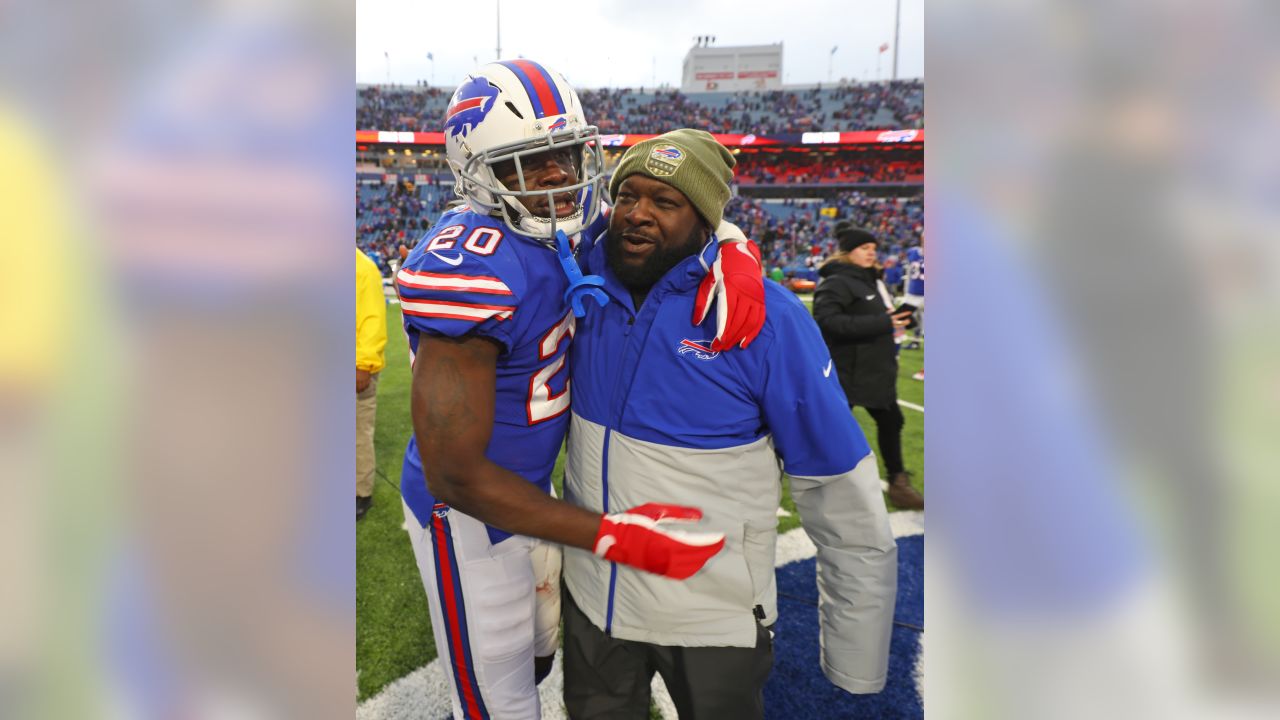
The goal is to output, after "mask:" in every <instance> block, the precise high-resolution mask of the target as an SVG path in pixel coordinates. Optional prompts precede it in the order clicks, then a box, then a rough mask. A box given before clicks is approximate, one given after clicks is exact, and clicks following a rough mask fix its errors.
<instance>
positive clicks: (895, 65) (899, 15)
mask: <svg viewBox="0 0 1280 720" xmlns="http://www.w3.org/2000/svg"><path fill="white" fill-rule="evenodd" d="M900 19H902V0H898V4H897V7H896V8H895V9H894V11H893V79H894V80H897V79H898V40H899V39H900V37H899V35H898V21H899V20H900Z"/></svg>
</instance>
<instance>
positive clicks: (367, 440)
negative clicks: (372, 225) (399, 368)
mask: <svg viewBox="0 0 1280 720" xmlns="http://www.w3.org/2000/svg"><path fill="white" fill-rule="evenodd" d="M386 346H387V299H386V296H384V295H383V294H382V273H381V272H378V266H377V265H374V264H373V261H372V260H370V259H369V256H367V255H365V254H364V253H363V252H361V251H360V249H359V248H356V519H357V520H359V519H360V518H362V517H364V514H365V513H366V512H368V510H369V506H370V505H372V504H373V473H374V470H375V469H376V467H377V459H376V457H375V456H374V450H373V429H374V423H375V421H376V420H377V418H378V373H379V372H381V371H382V368H383V367H385V366H386V364H387V361H386V356H385V355H384V354H383V350H384V349H385V348H386Z"/></svg>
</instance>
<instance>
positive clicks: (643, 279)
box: [604, 227, 707, 292]
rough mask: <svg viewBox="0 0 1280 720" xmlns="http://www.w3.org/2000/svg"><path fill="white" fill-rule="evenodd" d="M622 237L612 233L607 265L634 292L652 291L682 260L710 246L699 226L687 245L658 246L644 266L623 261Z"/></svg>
mask: <svg viewBox="0 0 1280 720" xmlns="http://www.w3.org/2000/svg"><path fill="white" fill-rule="evenodd" d="M619 235H620V233H617V234H615V233H613V232H612V231H611V232H610V233H609V234H608V235H607V236H606V238H605V246H604V257H605V262H606V263H607V264H608V265H609V269H610V270H612V271H613V274H614V275H617V276H618V280H619V281H620V282H621V283H622V286H623V287H625V288H626V289H628V290H630V291H632V292H648V290H649V288H651V287H653V285H654V283H656V282H658V281H659V280H661V279H662V276H663V275H666V274H667V271H668V270H670V269H671V268H673V267H675V266H676V265H678V264H680V261H681V260H684V259H685V258H687V257H689V256H690V255H694V254H696V253H697V252H698V251H699V250H701V249H702V246H703V245H705V244H706V243H707V238H706V235H705V234H704V233H703V232H702V228H701V227H695V228H693V230H692V231H690V233H689V236H688V237H686V238H685V239H684V242H681V243H675V244H673V245H669V246H667V247H662V246H659V245H655V246H654V248H653V250H652V251H651V252H650V253H649V254H648V256H647V257H645V259H644V260H643V261H642V262H641V263H639V264H637V265H633V264H630V263H627V262H626V261H625V260H624V259H623V256H622V252H621V249H620V245H621V243H622V238H621V237H619Z"/></svg>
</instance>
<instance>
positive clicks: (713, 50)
mask: <svg viewBox="0 0 1280 720" xmlns="http://www.w3.org/2000/svg"><path fill="white" fill-rule="evenodd" d="M781 89H782V43H777V44H774V45H740V46H738V47H699V46H695V47H692V48H689V52H688V54H686V55H685V56H684V74H683V76H682V79H681V81H680V90H681V91H683V92H686V93H699V92H739V91H742V90H781Z"/></svg>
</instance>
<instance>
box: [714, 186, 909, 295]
mask: <svg viewBox="0 0 1280 720" xmlns="http://www.w3.org/2000/svg"><path fill="white" fill-rule="evenodd" d="M823 208H829V209H834V213H833V212H832V210H827V214H826V215H824V214H823ZM724 215H725V219H726V220H729V221H730V222H732V223H734V224H736V225H737V226H738V227H740V228H742V231H743V232H744V233H746V235H747V237H749V238H751V239H753V240H755V241H756V243H758V244H759V245H760V251H761V254H762V255H763V257H764V264H765V266H766V267H768V268H774V267H777V268H781V269H782V270H783V272H784V274H785V275H786V276H787V277H797V278H804V279H808V280H814V279H816V278H817V267H818V265H820V264H821V262H822V260H823V259H825V258H826V257H828V256H830V255H831V254H833V253H835V252H836V244H835V239H834V237H833V236H832V233H833V230H834V228H835V224H836V221H837V220H838V219H847V220H849V221H850V222H852V223H853V224H854V225H855V226H857V227H860V228H863V229H865V230H867V231H869V232H871V233H873V234H874V235H876V237H877V238H879V239H880V241H881V255H882V261H883V260H887V259H888V258H890V257H894V258H898V259H899V260H900V259H901V257H900V256H901V255H902V254H903V253H904V252H906V250H907V248H910V247H914V246H918V245H919V244H920V238H921V235H922V233H923V232H924V201H923V199H922V198H919V197H914V198H873V197H868V196H866V195H864V194H862V193H859V192H856V191H845V192H840V193H837V194H836V195H835V196H833V197H832V198H830V199H827V200H823V201H819V202H808V203H805V202H796V201H795V200H785V201H782V202H780V203H778V202H775V203H766V202H764V201H761V200H756V199H752V198H746V197H742V196H738V197H735V198H733V199H732V200H730V201H729V206H728V207H727V208H725V213H724ZM833 215H834V216H833Z"/></svg>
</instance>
